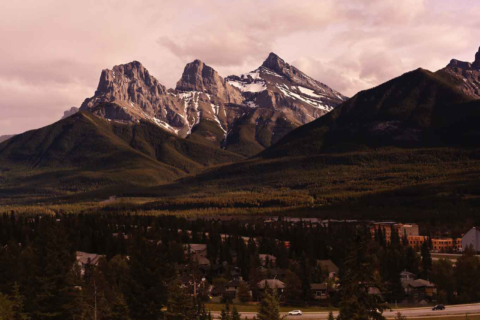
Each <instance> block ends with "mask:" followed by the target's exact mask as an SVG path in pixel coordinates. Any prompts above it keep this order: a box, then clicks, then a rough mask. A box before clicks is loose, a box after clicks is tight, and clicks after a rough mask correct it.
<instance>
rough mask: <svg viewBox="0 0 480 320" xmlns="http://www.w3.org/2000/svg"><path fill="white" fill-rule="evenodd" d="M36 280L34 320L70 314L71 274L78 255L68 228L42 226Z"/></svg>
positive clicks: (37, 242)
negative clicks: (70, 238)
mask: <svg viewBox="0 0 480 320" xmlns="http://www.w3.org/2000/svg"><path fill="white" fill-rule="evenodd" d="M33 250H34V263H35V266H34V267H35V269H34V273H35V282H34V283H32V284H31V286H30V288H29V289H28V290H33V292H32V295H33V306H32V313H33V314H32V315H33V318H34V319H39V320H42V319H51V320H56V319H58V320H63V319H68V318H71V317H70V310H68V308H67V306H68V305H69V304H70V303H71V302H72V300H73V297H72V295H70V294H69V292H70V291H71V290H72V288H73V287H72V283H71V282H70V279H71V277H70V273H72V272H73V265H74V263H75V254H74V252H73V250H72V248H71V244H70V242H69V241H68V237H67V234H66V233H65V230H64V229H62V228H60V227H50V226H40V230H39V237H37V239H36V240H35V243H34V249H33Z"/></svg>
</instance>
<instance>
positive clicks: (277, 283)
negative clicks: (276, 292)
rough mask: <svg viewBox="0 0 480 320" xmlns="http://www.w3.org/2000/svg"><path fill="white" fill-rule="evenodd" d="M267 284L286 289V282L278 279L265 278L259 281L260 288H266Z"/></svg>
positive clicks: (273, 287)
mask: <svg viewBox="0 0 480 320" xmlns="http://www.w3.org/2000/svg"><path fill="white" fill-rule="evenodd" d="M266 284H268V286H269V287H270V288H272V289H284V288H285V283H283V282H282V281H280V280H277V279H265V280H262V281H260V282H259V283H258V287H259V288H260V289H265V286H266Z"/></svg>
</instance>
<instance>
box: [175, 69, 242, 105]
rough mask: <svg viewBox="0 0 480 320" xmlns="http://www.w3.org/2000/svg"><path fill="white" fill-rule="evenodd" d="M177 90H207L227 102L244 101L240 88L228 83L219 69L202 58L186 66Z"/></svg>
mask: <svg viewBox="0 0 480 320" xmlns="http://www.w3.org/2000/svg"><path fill="white" fill-rule="evenodd" d="M176 90H177V91H180V92H188V91H199V92H205V93H208V94H211V95H214V96H217V97H218V98H220V99H222V100H223V101H224V102H226V103H236V104H241V103H242V102H243V98H242V94H241V93H240V91H239V90H237V89H235V88H234V87H232V86H230V85H228V84H227V83H226V82H225V80H224V79H223V78H222V77H221V76H219V75H218V73H217V71H215V70H214V69H213V68H211V67H209V66H207V65H206V64H204V63H203V62H202V61H200V60H195V61H193V62H192V63H189V64H187V65H186V66H185V70H184V71H183V75H182V78H181V79H180V80H179V81H178V82H177V87H176Z"/></svg>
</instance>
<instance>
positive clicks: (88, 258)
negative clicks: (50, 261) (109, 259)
mask: <svg viewBox="0 0 480 320" xmlns="http://www.w3.org/2000/svg"><path fill="white" fill-rule="evenodd" d="M103 257H105V256H103V255H99V254H96V253H87V252H82V251H77V252H76V258H77V264H78V265H79V266H80V268H81V274H82V275H83V274H85V268H86V267H87V266H88V265H90V266H97V265H98V262H99V261H100V259H101V258H103Z"/></svg>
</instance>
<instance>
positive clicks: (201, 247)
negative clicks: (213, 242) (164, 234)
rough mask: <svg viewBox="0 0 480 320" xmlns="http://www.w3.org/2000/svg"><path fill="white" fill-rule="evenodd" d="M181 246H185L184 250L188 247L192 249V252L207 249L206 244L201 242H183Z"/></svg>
mask: <svg viewBox="0 0 480 320" xmlns="http://www.w3.org/2000/svg"><path fill="white" fill-rule="evenodd" d="M183 247H184V248H185V250H187V251H188V248H190V250H191V251H194V252H200V251H204V250H207V245H206V244H202V243H190V244H185V245H183Z"/></svg>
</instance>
